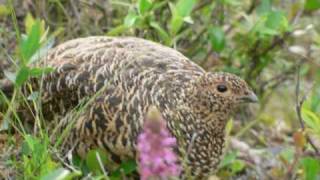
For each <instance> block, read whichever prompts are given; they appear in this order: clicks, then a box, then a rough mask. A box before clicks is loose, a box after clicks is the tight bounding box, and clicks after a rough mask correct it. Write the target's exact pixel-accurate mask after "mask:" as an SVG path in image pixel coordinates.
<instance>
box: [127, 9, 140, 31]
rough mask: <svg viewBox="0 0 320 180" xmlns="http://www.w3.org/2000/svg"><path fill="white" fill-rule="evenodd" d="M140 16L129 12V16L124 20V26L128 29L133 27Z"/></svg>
mask: <svg viewBox="0 0 320 180" xmlns="http://www.w3.org/2000/svg"><path fill="white" fill-rule="evenodd" d="M138 18H139V16H138V15H137V14H136V13H135V12H134V11H132V10H130V11H129V13H128V14H127V16H126V17H125V18H124V25H125V26H126V27H133V26H134V25H135V23H136V21H137V19H138Z"/></svg>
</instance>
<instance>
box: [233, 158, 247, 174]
mask: <svg viewBox="0 0 320 180" xmlns="http://www.w3.org/2000/svg"><path fill="white" fill-rule="evenodd" d="M245 166H246V165H245V163H244V162H243V161H241V160H238V159H237V160H235V161H234V162H233V163H232V164H231V171H232V173H233V174H235V173H237V172H240V171H242V170H243V169H244V168H245Z"/></svg>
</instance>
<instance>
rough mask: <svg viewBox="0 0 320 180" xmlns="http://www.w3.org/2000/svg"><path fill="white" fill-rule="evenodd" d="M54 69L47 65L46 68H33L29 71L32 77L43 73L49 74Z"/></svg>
mask: <svg viewBox="0 0 320 180" xmlns="http://www.w3.org/2000/svg"><path fill="white" fill-rule="evenodd" d="M53 70H54V69H53V68H50V67H46V68H32V69H30V71H29V76H32V77H40V76H41V75H43V74H47V73H50V72H52V71H53Z"/></svg>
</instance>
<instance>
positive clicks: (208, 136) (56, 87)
mask: <svg viewBox="0 0 320 180" xmlns="http://www.w3.org/2000/svg"><path fill="white" fill-rule="evenodd" d="M39 66H49V67H53V68H54V69H55V70H54V71H53V72H52V73H50V74H48V75H46V76H45V77H44V78H43V81H42V83H41V87H42V90H43V93H42V100H43V111H44V115H45V116H46V118H47V119H50V118H53V116H55V115H57V114H58V115H60V116H65V115H67V113H68V112H70V111H71V110H72V109H73V108H75V107H76V106H77V105H78V104H79V102H80V101H81V100H82V99H84V98H88V97H89V98H90V97H94V95H95V94H96V93H97V92H98V91H99V90H102V91H101V93H100V94H98V95H97V96H95V97H94V100H93V102H92V104H90V105H89V106H88V107H87V108H85V109H83V110H82V112H81V114H80V116H79V117H78V118H77V119H76V120H75V122H74V123H75V124H74V127H73V128H72V130H71V133H70V135H69V136H68V138H67V141H66V142H65V143H66V148H67V149H68V148H69V149H70V148H71V147H74V150H75V151H76V153H78V154H79V155H80V156H85V154H86V153H87V152H88V151H89V150H90V149H93V148H102V149H104V150H106V151H107V152H108V153H110V154H111V155H112V156H111V158H112V161H113V162H115V163H119V162H120V161H121V160H125V159H128V158H136V140H137V136H138V134H139V132H140V131H141V128H142V125H143V121H144V118H145V115H146V113H147V110H148V108H149V107H150V106H153V105H154V106H156V107H157V108H158V109H159V110H160V112H161V114H162V115H163V117H164V119H165V120H167V126H168V128H169V130H170V131H171V132H172V134H173V135H174V136H175V137H177V140H178V147H179V148H178V149H177V150H176V151H177V153H179V155H180V158H181V162H182V161H183V162H186V165H185V172H184V173H187V170H188V169H191V170H192V171H191V175H192V176H194V177H197V178H204V177H207V176H208V175H209V174H211V173H213V172H214V171H215V170H216V167H217V165H218V163H219V161H220V157H221V155H222V153H223V147H224V127H225V124H226V122H227V120H228V118H229V115H230V113H231V111H232V110H233V109H234V107H235V106H236V105H237V104H239V103H240V100H239V99H241V97H243V96H247V95H248V94H250V93H251V90H250V88H249V87H248V86H247V84H246V83H245V82H244V81H243V80H242V79H240V78H239V77H237V76H235V75H232V74H228V73H207V72H205V71H204V70H203V69H202V68H201V67H199V66H198V65H196V64H195V63H193V62H192V61H190V60H189V59H188V58H186V57H185V56H183V55H182V54H181V53H179V52H178V51H176V50H174V49H172V48H168V47H165V46H162V45H160V44H157V43H154V42H151V41H147V40H143V39H139V38H133V37H102V36H96V37H87V38H79V39H75V40H71V41H68V42H65V43H63V44H61V45H59V46H57V47H56V48H54V49H52V50H51V51H50V52H49V53H48V55H46V56H45V57H44V58H43V59H42V60H41V63H40V64H39ZM218 84H224V85H226V86H227V87H228V92H226V93H221V92H218V91H217V88H216V86H217V85H218ZM39 87H40V84H38V85H36V86H35V88H39ZM61 121H62V122H61V123H62V127H61V129H64V128H65V127H66V126H67V125H68V124H70V119H68V118H62V119H61ZM185 160H186V161H185Z"/></svg>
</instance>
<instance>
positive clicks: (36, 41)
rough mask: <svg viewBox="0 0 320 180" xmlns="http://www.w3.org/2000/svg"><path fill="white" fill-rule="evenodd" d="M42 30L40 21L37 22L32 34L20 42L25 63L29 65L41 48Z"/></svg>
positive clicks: (31, 31)
mask: <svg viewBox="0 0 320 180" xmlns="http://www.w3.org/2000/svg"><path fill="white" fill-rule="evenodd" d="M40 38H41V29H40V21H39V20H37V21H36V22H35V23H34V25H33V26H32V28H31V30H30V33H29V34H27V37H26V38H23V39H22V42H20V46H19V47H20V53H21V56H22V58H23V61H22V62H23V63H24V64H27V63H28V61H29V60H30V58H31V57H32V55H33V54H34V53H35V52H36V51H37V50H38V49H39V48H40Z"/></svg>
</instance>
